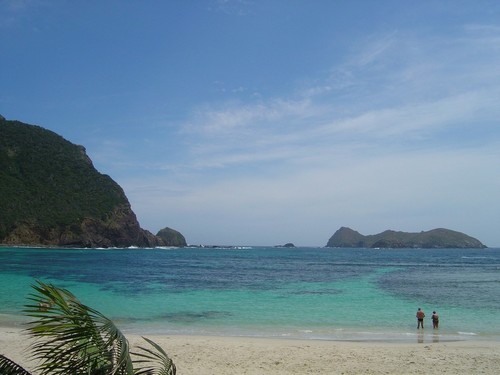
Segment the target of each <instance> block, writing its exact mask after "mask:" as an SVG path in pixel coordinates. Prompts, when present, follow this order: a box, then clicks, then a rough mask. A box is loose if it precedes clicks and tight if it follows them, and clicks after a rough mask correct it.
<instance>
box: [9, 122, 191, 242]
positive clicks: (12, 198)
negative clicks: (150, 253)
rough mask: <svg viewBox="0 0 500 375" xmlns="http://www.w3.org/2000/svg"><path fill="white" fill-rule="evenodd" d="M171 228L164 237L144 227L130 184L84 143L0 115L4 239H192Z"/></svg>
mask: <svg viewBox="0 0 500 375" xmlns="http://www.w3.org/2000/svg"><path fill="white" fill-rule="evenodd" d="M166 229H168V230H167V231H165V232H162V233H161V236H155V235H153V234H152V233H150V232H149V231H147V230H144V229H142V228H141V227H140V225H139V223H138V221H137V218H136V215H135V214H134V212H133V211H132V208H131V206H130V203H129V201H128V199H127V197H126V196H125V193H124V191H123V189H122V188H121V187H120V186H119V185H118V184H117V183H116V182H115V181H113V179H112V178H111V177H109V176H107V175H105V174H101V173H99V172H98V171H97V170H96V169H95V168H94V166H93V164H92V161H91V160H90V158H89V157H88V156H87V154H86V151H85V148H84V147H83V146H78V145H75V144H73V143H71V142H69V141H67V140H65V139H64V138H63V137H61V136H60V135H58V134H56V133H54V132H51V131H49V130H46V129H44V128H42V127H39V126H35V125H29V124H25V123H22V122H19V121H8V120H6V119H5V118H4V117H2V116H0V244H4V245H37V246H65V247H130V246H137V247H154V246H180V245H182V244H183V243H185V240H184V242H182V239H183V238H184V237H182V238H180V237H179V236H178V235H177V234H176V233H178V232H176V231H173V230H170V229H169V228H166ZM160 232H161V231H160ZM179 234H180V233H179ZM181 236H182V235H181ZM170 240H172V241H170Z"/></svg>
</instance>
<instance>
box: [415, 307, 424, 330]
mask: <svg viewBox="0 0 500 375" xmlns="http://www.w3.org/2000/svg"><path fill="white" fill-rule="evenodd" d="M424 318H425V313H424V311H423V310H422V309H421V308H420V307H419V308H418V310H417V329H419V328H420V327H422V329H423V328H424Z"/></svg>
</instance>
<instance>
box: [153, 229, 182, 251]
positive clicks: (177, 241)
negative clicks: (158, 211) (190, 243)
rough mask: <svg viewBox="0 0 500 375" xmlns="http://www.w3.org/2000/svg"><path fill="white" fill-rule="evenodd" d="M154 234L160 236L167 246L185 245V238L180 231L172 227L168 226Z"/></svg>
mask: <svg viewBox="0 0 500 375" xmlns="http://www.w3.org/2000/svg"><path fill="white" fill-rule="evenodd" d="M156 236H157V237H159V238H161V239H162V240H163V242H165V244H166V245H167V246H177V247H184V246H187V243H186V239H185V238H184V236H183V235H182V234H181V233H180V232H178V231H176V230H174V229H172V228H168V227H166V228H163V229H161V230H160V231H158V233H157V234H156Z"/></svg>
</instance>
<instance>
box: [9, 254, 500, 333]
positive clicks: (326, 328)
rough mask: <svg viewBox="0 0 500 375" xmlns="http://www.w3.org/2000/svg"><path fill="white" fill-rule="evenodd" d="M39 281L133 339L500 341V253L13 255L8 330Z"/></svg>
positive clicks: (18, 322) (18, 320)
mask: <svg viewBox="0 0 500 375" xmlns="http://www.w3.org/2000/svg"><path fill="white" fill-rule="evenodd" d="M36 280H42V281H44V282H49V283H53V284H54V285H56V286H59V287H63V288H66V289H69V290H70V291H71V292H72V293H74V294H75V295H76V296H77V297H78V298H79V299H80V300H81V301H82V302H83V303H85V304H87V305H89V306H91V307H93V308H95V309H97V310H99V311H100V312H102V313H103V314H105V315H106V316H107V317H109V318H111V319H112V320H113V321H114V322H115V323H116V324H117V325H118V327H119V328H120V329H122V330H123V332H125V333H127V332H130V333H140V334H144V335H148V334H169V335H175V334H183V335H217V336H247V337H272V338H298V339H317V340H353V341H358V340H359V341H402V342H408V341H418V342H436V341H453V340H467V339H479V340H496V341H500V249H480V250H479V249H446V250H443V249H439V250H437V249H432V250H431V249H332V248H273V247H243V248H183V249H177V248H172V249H39V248H8V247H2V248H0V325H3V326H13V325H14V326H22V323H23V322H25V321H26V319H27V318H25V317H23V316H22V314H21V310H22V309H23V306H24V304H26V303H27V299H26V298H27V296H28V295H29V294H30V292H31V287H30V286H31V285H33V284H34V283H35V281H36ZM419 307H420V308H422V309H423V310H424V311H425V313H426V318H425V323H424V324H425V328H424V329H423V330H419V331H418V330H417V322H416V318H415V313H416V311H417V308H419ZM433 310H436V311H437V312H438V313H439V316H440V327H439V330H433V329H432V322H431V320H430V317H431V315H432V311H433Z"/></svg>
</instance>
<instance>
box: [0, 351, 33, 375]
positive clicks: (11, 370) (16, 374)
mask: <svg viewBox="0 0 500 375" xmlns="http://www.w3.org/2000/svg"><path fill="white" fill-rule="evenodd" d="M0 374H2V375H31V373H29V372H28V371H26V370H25V369H24V368H22V367H21V366H19V365H18V364H17V363H15V362H14V361H12V360H10V359H9V358H7V357H5V356H4V355H2V354H0Z"/></svg>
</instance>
